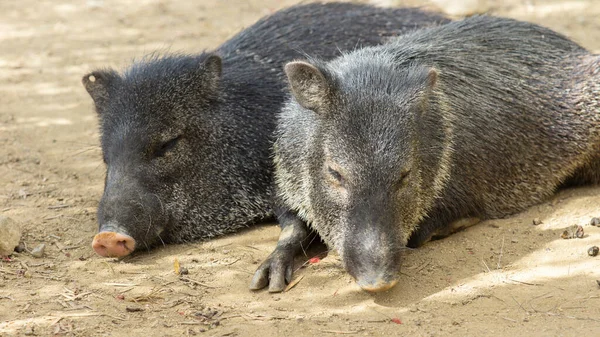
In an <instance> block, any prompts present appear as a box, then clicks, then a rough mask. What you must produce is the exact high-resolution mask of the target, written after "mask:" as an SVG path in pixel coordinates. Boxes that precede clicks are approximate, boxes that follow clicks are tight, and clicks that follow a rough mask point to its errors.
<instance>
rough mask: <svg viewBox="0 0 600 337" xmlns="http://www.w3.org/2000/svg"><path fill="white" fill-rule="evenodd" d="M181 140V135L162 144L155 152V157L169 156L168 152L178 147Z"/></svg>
mask: <svg viewBox="0 0 600 337" xmlns="http://www.w3.org/2000/svg"><path fill="white" fill-rule="evenodd" d="M180 140H181V135H180V136H177V137H175V138H172V139H170V140H168V141H166V142H164V143H162V144H160V145H159V146H158V147H157V148H156V150H155V151H154V156H155V157H164V155H165V154H167V152H169V151H171V150H173V149H174V148H175V146H176V145H177V143H178V142H179V141H180Z"/></svg>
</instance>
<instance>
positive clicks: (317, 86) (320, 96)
mask: <svg viewBox="0 0 600 337" xmlns="http://www.w3.org/2000/svg"><path fill="white" fill-rule="evenodd" d="M285 74H286V75H287V78H288V81H289V83H290V87H291V89H292V94H293V95H294V98H295V99H296V101H297V102H298V103H299V104H300V105H301V106H302V107H304V108H306V109H309V110H313V111H315V112H322V111H324V110H326V109H327V106H328V105H329V104H330V101H331V88H330V85H329V83H328V81H327V78H325V75H323V73H322V72H321V71H320V70H319V69H318V68H317V67H315V66H314V65H312V64H310V63H307V62H303V61H294V62H290V63H288V64H286V65H285Z"/></svg>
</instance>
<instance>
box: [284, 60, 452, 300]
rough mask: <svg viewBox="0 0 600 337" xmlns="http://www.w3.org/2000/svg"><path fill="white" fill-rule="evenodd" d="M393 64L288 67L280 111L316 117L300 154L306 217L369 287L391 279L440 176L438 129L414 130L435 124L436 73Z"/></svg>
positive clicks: (309, 120) (390, 283) (300, 64)
mask: <svg viewBox="0 0 600 337" xmlns="http://www.w3.org/2000/svg"><path fill="white" fill-rule="evenodd" d="M392 62H393V60H392V58H391V57H385V56H383V57H381V59H379V60H373V59H365V60H363V61H360V62H357V61H356V58H355V59H353V60H351V61H349V62H348V61H346V60H345V59H344V58H343V57H342V58H341V59H338V60H335V61H333V62H330V63H321V62H319V61H315V60H313V61H311V62H310V63H308V62H302V61H297V62H291V63H288V64H287V65H286V66H285V72H286V74H287V76H288V79H289V83H290V86H291V90H292V94H293V98H294V100H293V101H292V102H290V103H289V104H288V105H287V106H286V109H288V110H290V109H291V110H294V109H295V110H297V111H298V110H299V112H297V113H298V114H300V113H303V114H307V119H306V121H307V123H309V124H314V125H311V126H310V127H309V128H310V129H311V130H313V131H312V132H313V134H312V135H311V136H310V137H312V139H310V140H309V141H308V142H309V143H310V145H309V146H308V148H309V150H308V151H306V152H307V153H303V154H302V155H303V156H307V157H308V158H305V160H306V161H308V171H309V172H306V175H307V176H308V178H307V179H308V180H309V183H308V186H309V191H308V192H307V193H308V199H309V200H308V201H307V203H308V205H309V206H308V209H309V210H310V211H309V212H308V213H310V214H308V215H307V218H308V220H309V222H310V223H311V226H312V227H313V228H314V229H315V230H316V231H317V232H318V233H319V234H320V235H321V237H323V238H324V239H325V241H326V242H327V243H328V245H330V246H333V248H335V249H337V250H338V251H339V253H340V255H341V257H342V260H343V263H344V265H345V267H346V269H347V270H348V272H349V273H350V274H351V275H352V276H353V277H354V278H355V279H356V280H357V282H358V284H359V285H360V286H361V287H362V288H363V289H365V290H369V291H381V290H385V289H388V288H390V287H392V286H394V285H395V284H396V282H397V280H398V277H399V275H398V274H399V270H400V264H401V261H400V259H401V253H402V250H403V248H404V247H405V246H406V243H407V241H408V239H409V237H410V235H411V233H412V232H413V230H414V229H415V227H416V226H417V224H418V223H419V221H420V220H421V219H422V218H423V217H424V216H425V214H426V211H427V208H428V207H429V204H430V199H431V195H432V194H433V193H431V192H432V190H433V189H434V185H435V184H438V185H439V184H441V183H442V180H443V177H441V176H438V175H439V174H438V173H439V169H438V167H439V166H440V157H442V152H443V151H442V150H443V142H444V132H443V131H439V130H433V132H429V137H432V138H430V139H427V138H423V136H422V135H421V134H420V130H421V129H423V128H429V129H431V128H436V129H442V128H441V127H440V126H439V125H436V123H438V121H436V117H434V116H437V113H436V112H435V110H436V109H438V103H437V100H436V98H435V95H434V91H435V89H436V85H437V84H436V82H437V79H438V73H437V71H436V70H435V69H434V68H432V67H427V66H411V67H408V68H404V69H396V68H395V67H394V65H393V63H392ZM291 110H290V111H291ZM284 114H285V111H284ZM283 122H284V123H285V121H283ZM284 127H285V126H284ZM289 127H290V128H291V127H294V126H292V125H290V126H289ZM436 180H437V181H436ZM283 189H285V187H283Z"/></svg>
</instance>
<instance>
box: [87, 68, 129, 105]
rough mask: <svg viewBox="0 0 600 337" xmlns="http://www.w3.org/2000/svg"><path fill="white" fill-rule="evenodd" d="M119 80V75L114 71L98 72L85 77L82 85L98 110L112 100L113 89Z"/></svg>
mask: <svg viewBox="0 0 600 337" xmlns="http://www.w3.org/2000/svg"><path fill="white" fill-rule="evenodd" d="M119 79H120V77H119V74H117V72H116V71H114V70H97V71H94V72H91V73H89V74H87V75H85V76H83V78H82V79H81V83H83V86H84V87H85V90H87V92H88V93H89V94H90V96H91V97H92V99H93V100H94V103H95V104H96V108H98V107H103V106H104V105H106V102H108V100H109V99H110V93H111V92H112V88H113V87H114V86H115V85H116V82H117V81H118V80H119ZM96 110H98V109H96Z"/></svg>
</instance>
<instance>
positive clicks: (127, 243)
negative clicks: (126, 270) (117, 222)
mask: <svg viewBox="0 0 600 337" xmlns="http://www.w3.org/2000/svg"><path fill="white" fill-rule="evenodd" d="M92 248H93V249H94V251H95V252H96V253H97V254H98V255H100V256H104V257H124V256H127V255H129V254H131V253H132V252H133V251H134V250H135V240H134V239H133V238H132V237H131V236H129V235H126V234H121V233H116V232H100V233H98V234H96V236H94V241H93V242H92Z"/></svg>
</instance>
